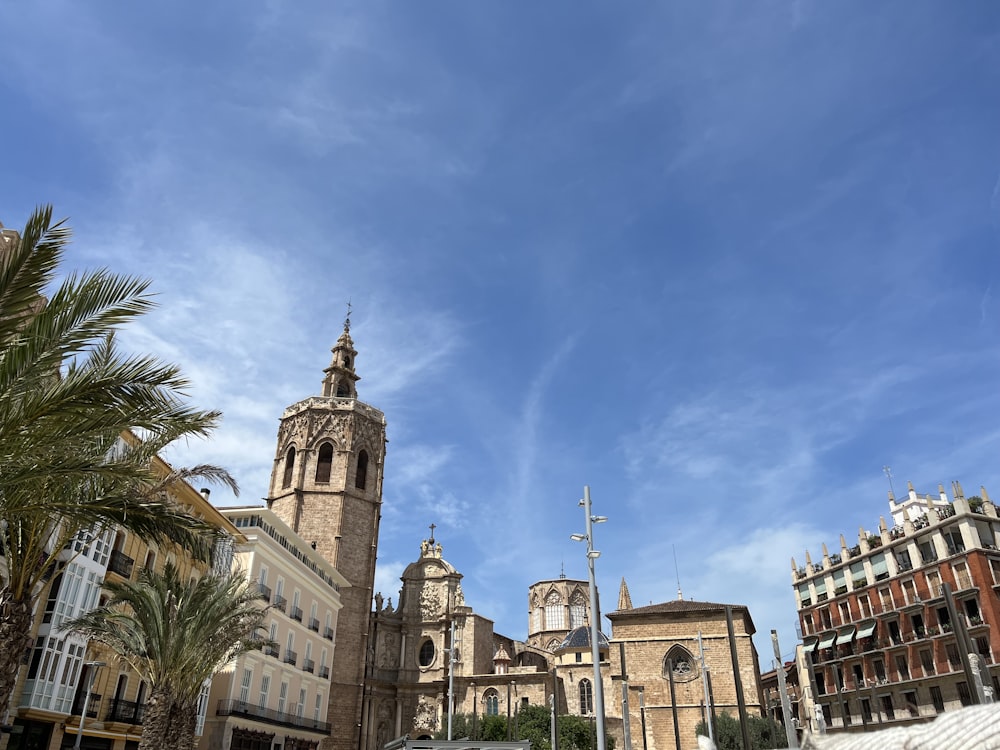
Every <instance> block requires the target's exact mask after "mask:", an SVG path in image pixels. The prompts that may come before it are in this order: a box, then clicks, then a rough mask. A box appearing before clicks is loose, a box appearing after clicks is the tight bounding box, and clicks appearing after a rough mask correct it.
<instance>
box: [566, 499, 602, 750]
mask: <svg viewBox="0 0 1000 750" xmlns="http://www.w3.org/2000/svg"><path fill="white" fill-rule="evenodd" d="M580 505H582V506H583V510H584V514H585V515H586V517H587V533H586V534H573V535H571V536H570V539H572V540H573V541H574V542H583V541H586V542H587V570H588V572H589V574H590V648H591V655H592V658H593V660H594V714H595V717H594V718H595V722H596V728H597V750H605V747H606V745H605V739H604V682H603V681H602V680H601V646H600V641H599V638H600V632H601V628H600V625H601V623H600V617H601V615H600V612H599V610H598V609H597V579H596V576H595V574H594V561H595V560H596V559H597V558H598V557H600V556H601V553H600V552H598V551H597V550H596V549H594V526H593V525H594V524H595V523H604V522H605V521H607V520H608V519H607V516H595V515H592V514H591V512H590V487H584V488H583V500H581V501H580Z"/></svg>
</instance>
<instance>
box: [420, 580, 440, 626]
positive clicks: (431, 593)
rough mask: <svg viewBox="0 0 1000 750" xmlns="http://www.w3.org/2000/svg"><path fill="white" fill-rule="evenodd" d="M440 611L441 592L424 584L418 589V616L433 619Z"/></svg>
mask: <svg viewBox="0 0 1000 750" xmlns="http://www.w3.org/2000/svg"><path fill="white" fill-rule="evenodd" d="M440 613H441V592H440V591H438V590H437V589H436V588H432V587H430V586H424V588H422V589H421V590H420V616H421V617H422V618H423V619H425V620H433V619H434V618H436V617H437V616H438V615H439V614H440Z"/></svg>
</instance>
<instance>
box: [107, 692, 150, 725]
mask: <svg viewBox="0 0 1000 750" xmlns="http://www.w3.org/2000/svg"><path fill="white" fill-rule="evenodd" d="M145 709H146V704H145V703H137V702H135V701H126V700H122V699H121V698H116V699H115V700H113V701H111V706H110V708H108V715H107V716H105V717H104V720H105V721H118V722H121V723H122V724H142V715H143V712H144V711H145Z"/></svg>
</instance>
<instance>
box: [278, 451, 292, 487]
mask: <svg viewBox="0 0 1000 750" xmlns="http://www.w3.org/2000/svg"><path fill="white" fill-rule="evenodd" d="M294 469H295V446H294V445H293V446H290V447H289V448H288V453H286V454H285V476H284V478H283V479H282V480H281V486H282V487H291V486H292V472H293V471H294Z"/></svg>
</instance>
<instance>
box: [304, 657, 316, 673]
mask: <svg viewBox="0 0 1000 750" xmlns="http://www.w3.org/2000/svg"><path fill="white" fill-rule="evenodd" d="M315 670H316V662H314V661H313V660H312V659H303V660H302V671H303V672H308V673H309V674H312V673H313V672H314V671H315Z"/></svg>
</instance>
